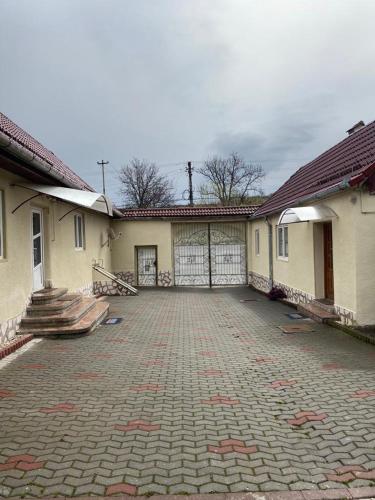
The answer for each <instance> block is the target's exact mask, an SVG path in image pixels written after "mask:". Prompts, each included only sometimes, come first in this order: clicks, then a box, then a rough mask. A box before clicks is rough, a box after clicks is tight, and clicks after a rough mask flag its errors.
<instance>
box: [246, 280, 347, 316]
mask: <svg viewBox="0 0 375 500" xmlns="http://www.w3.org/2000/svg"><path fill="white" fill-rule="evenodd" d="M249 285H252V286H253V287H254V288H256V289H257V290H260V291H262V292H266V293H268V292H269V291H270V289H271V281H270V279H269V278H268V277H267V276H263V275H261V274H257V273H254V272H250V273H249ZM273 285H274V286H276V287H278V288H281V289H282V290H284V292H285V294H286V297H287V300H288V301H289V302H292V303H293V304H301V303H302V304H307V303H309V302H312V301H313V300H314V299H315V297H314V295H311V294H309V293H307V292H304V291H302V290H298V288H292V287H290V286H288V285H285V284H284V283H279V282H278V281H274V282H273ZM334 310H335V313H336V314H337V315H338V316H340V321H341V323H343V324H345V325H354V324H355V323H356V321H355V313H354V312H353V311H350V310H349V309H345V308H344V307H341V306H337V305H335V306H334Z"/></svg>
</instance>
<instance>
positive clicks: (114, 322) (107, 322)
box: [102, 318, 122, 325]
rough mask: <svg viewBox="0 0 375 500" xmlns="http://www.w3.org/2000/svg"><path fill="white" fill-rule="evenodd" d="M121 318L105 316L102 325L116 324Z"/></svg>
mask: <svg viewBox="0 0 375 500" xmlns="http://www.w3.org/2000/svg"><path fill="white" fill-rule="evenodd" d="M121 321H122V318H107V319H105V320H104V321H103V323H102V325H117V324H118V323H121Z"/></svg>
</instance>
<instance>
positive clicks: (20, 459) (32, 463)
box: [0, 455, 45, 472]
mask: <svg viewBox="0 0 375 500" xmlns="http://www.w3.org/2000/svg"><path fill="white" fill-rule="evenodd" d="M44 464H45V462H36V457H35V456H34V455H12V456H11V457H8V458H7V460H6V462H5V463H3V464H0V470H3V471H6V470H12V469H17V470H22V471H25V472H27V471H32V470H37V469H42V468H43V467H44Z"/></svg>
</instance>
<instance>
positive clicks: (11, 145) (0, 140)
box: [0, 130, 123, 217]
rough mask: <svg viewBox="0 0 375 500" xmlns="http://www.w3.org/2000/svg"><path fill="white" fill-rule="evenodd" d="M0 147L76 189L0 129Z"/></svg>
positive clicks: (118, 212)
mask: <svg viewBox="0 0 375 500" xmlns="http://www.w3.org/2000/svg"><path fill="white" fill-rule="evenodd" d="M0 148H1V149H5V150H7V151H9V152H10V153H11V154H12V155H14V156H16V157H17V158H20V159H21V160H23V161H25V162H26V163H27V164H29V165H30V166H32V167H35V168H36V169H37V170H39V171H40V172H42V173H43V174H47V175H48V176H49V177H52V179H54V180H56V181H58V182H60V183H62V184H64V185H65V186H66V187H69V188H71V189H77V185H76V184H74V183H73V182H71V181H69V180H68V179H67V178H66V177H65V175H63V174H60V173H58V172H56V171H55V170H53V166H52V165H51V164H50V163H48V162H47V161H45V160H42V158H40V157H39V156H37V155H36V154H34V153H32V152H31V151H30V150H29V149H27V148H26V147H25V146H22V145H21V144H19V143H18V142H17V141H15V140H14V139H11V138H10V137H9V136H8V135H7V134H4V132H2V131H1V130H0ZM112 212H113V214H115V215H116V216H117V217H122V216H123V214H122V212H120V210H118V209H117V208H114V207H113V208H112Z"/></svg>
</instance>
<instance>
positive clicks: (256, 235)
mask: <svg viewBox="0 0 375 500" xmlns="http://www.w3.org/2000/svg"><path fill="white" fill-rule="evenodd" d="M254 243H255V249H254V250H255V255H256V257H259V255H260V234H259V228H258V229H255V232H254Z"/></svg>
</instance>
